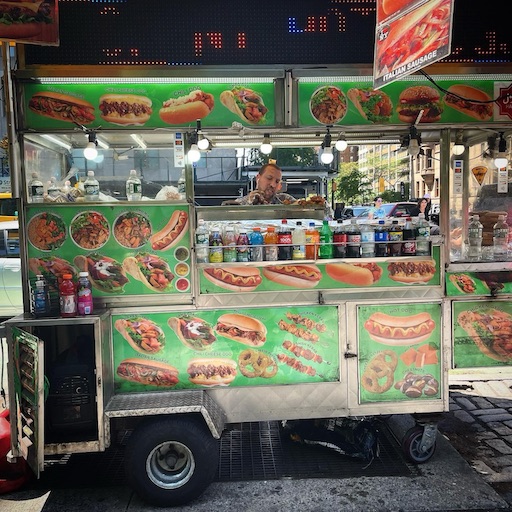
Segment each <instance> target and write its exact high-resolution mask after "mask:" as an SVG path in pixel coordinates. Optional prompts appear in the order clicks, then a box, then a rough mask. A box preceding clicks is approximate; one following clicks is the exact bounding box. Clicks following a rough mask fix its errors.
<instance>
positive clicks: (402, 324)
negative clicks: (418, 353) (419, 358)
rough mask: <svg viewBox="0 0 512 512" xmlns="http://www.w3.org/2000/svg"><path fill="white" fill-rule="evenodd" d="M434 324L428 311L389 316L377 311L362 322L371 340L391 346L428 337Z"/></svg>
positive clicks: (412, 343)
mask: <svg viewBox="0 0 512 512" xmlns="http://www.w3.org/2000/svg"><path fill="white" fill-rule="evenodd" d="M435 326H436V324H435V322H434V320H433V319H432V317H431V316H430V314H429V313H418V314H416V315H410V316H391V315H387V314H386V313H380V312H377V313H372V314H371V315H370V317H369V318H368V320H367V321H366V322H365V323H364V328H365V329H366V330H367V331H368V334H369V335H370V338H371V339H372V340H374V341H377V342H379V343H383V344H384V345H393V346H403V345H414V344H416V343H421V342H422V341H425V340H426V339H428V338H429V337H430V335H431V334H432V331H433V330H434V329H435Z"/></svg>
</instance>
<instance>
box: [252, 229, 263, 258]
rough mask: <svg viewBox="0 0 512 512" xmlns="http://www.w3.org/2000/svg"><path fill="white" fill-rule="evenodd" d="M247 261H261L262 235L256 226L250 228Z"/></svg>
mask: <svg viewBox="0 0 512 512" xmlns="http://www.w3.org/2000/svg"><path fill="white" fill-rule="evenodd" d="M249 243H250V248H249V259H250V260H251V261H263V244H264V242H263V235H262V234H261V229H260V228H259V227H258V226H255V227H254V228H252V233H251V236H250V237H249Z"/></svg>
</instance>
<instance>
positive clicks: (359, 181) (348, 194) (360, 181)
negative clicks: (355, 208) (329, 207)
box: [331, 162, 371, 204]
mask: <svg viewBox="0 0 512 512" xmlns="http://www.w3.org/2000/svg"><path fill="white" fill-rule="evenodd" d="M365 177H366V176H365V175H364V174H363V173H362V172H360V171H359V169H358V164H357V162H344V163H341V164H340V166H339V171H338V176H337V177H336V178H334V179H333V182H334V184H335V187H336V190H335V192H334V199H335V201H336V202H344V203H346V204H361V203H365V202H367V201H368V200H369V198H370V196H371V184H369V183H367V182H365ZM331 186H332V184H331Z"/></svg>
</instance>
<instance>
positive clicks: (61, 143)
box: [41, 133, 73, 151]
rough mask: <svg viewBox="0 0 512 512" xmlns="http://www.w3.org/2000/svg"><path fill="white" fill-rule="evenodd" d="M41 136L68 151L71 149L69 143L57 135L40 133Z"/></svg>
mask: <svg viewBox="0 0 512 512" xmlns="http://www.w3.org/2000/svg"><path fill="white" fill-rule="evenodd" d="M41 137H43V139H46V140H49V141H50V142H53V143H54V144H57V146H60V147H61V148H64V149H67V150H68V151H71V150H72V149H73V146H72V145H71V144H68V143H67V142H66V141H64V140H62V139H59V137H54V136H53V135H49V134H46V133H42V134H41Z"/></svg>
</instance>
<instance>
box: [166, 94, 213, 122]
mask: <svg viewBox="0 0 512 512" xmlns="http://www.w3.org/2000/svg"><path fill="white" fill-rule="evenodd" d="M214 106H215V99H214V97H213V94H210V93H208V92H204V91H202V90H200V89H197V90H195V91H191V92H190V93H188V94H186V95H183V96H178V97H176V98H170V99H168V100H166V101H164V102H163V104H162V108H161V109H160V110H159V115H160V119H161V120H162V121H163V122H164V123H167V124H183V123H191V122H194V121H196V120H197V119H203V118H205V117H206V116H207V115H208V114H210V112H211V111H212V110H213V107H214Z"/></svg>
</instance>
